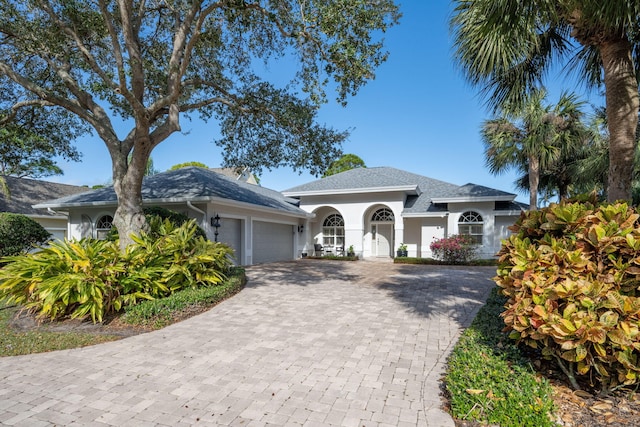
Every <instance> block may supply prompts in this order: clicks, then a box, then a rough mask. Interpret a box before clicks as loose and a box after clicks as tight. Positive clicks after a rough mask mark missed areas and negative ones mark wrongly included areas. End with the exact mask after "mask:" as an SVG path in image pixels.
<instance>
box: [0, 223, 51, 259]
mask: <svg viewBox="0 0 640 427" xmlns="http://www.w3.org/2000/svg"><path fill="white" fill-rule="evenodd" d="M50 238H51V233H49V232H48V231H47V230H45V229H44V228H43V227H42V226H41V225H40V224H38V223H37V222H36V221H34V220H33V219H31V218H29V217H27V216H25V215H20V214H14V213H8V212H1V213H0V256H11V255H18V254H20V253H22V252H27V251H28V250H30V249H33V247H34V246H35V245H42V244H44V243H45V242H47V241H48V240H49V239H50Z"/></svg>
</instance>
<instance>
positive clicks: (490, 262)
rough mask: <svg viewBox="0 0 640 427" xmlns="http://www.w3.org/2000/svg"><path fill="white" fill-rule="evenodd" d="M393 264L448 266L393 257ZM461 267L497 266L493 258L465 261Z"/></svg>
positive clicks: (426, 259) (430, 261)
mask: <svg viewBox="0 0 640 427" xmlns="http://www.w3.org/2000/svg"><path fill="white" fill-rule="evenodd" d="M393 262H394V264H422V265H450V263H448V262H445V261H441V260H439V259H433V258H414V257H395V258H394V259H393ZM463 265H472V266H492V265H498V261H497V259H494V258H489V259H471V260H468V261H466V262H465V263H464V264H463Z"/></svg>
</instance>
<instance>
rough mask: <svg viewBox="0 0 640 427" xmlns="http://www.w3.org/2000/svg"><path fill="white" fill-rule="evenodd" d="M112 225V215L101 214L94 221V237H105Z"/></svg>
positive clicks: (101, 238)
mask: <svg viewBox="0 0 640 427" xmlns="http://www.w3.org/2000/svg"><path fill="white" fill-rule="evenodd" d="M112 227H113V217H112V216H111V215H102V216H101V217H100V218H99V219H98V220H97V221H96V237H97V238H98V239H100V240H104V239H106V238H107V235H108V234H109V231H110V230H111V228H112Z"/></svg>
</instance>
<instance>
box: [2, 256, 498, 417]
mask: <svg viewBox="0 0 640 427" xmlns="http://www.w3.org/2000/svg"><path fill="white" fill-rule="evenodd" d="M494 271H495V269H494V268H490V267H482V268H454V267H435V266H413V265H404V266H403V265H394V264H390V263H378V262H370V261H360V262H356V263H345V262H323V261H314V260H302V261H296V262H289V263H276V264H268V265H262V266H255V267H251V268H249V269H248V274H249V280H250V282H249V285H248V286H247V288H246V289H244V290H243V291H242V292H241V293H240V294H238V295H236V296H235V297H233V298H231V299H230V300H227V301H225V302H223V303H222V304H220V305H218V306H217V307H215V308H213V309H212V310H210V311H208V312H207V313H204V314H202V315H199V316H196V317H193V318H191V319H188V320H186V321H184V322H181V323H178V324H175V325H173V326H171V327H168V328H165V329H163V330H161V331H156V332H153V333H148V334H143V335H138V336H135V337H130V338H126V339H123V340H120V341H116V342H111V343H107V344H101V345H97V346H94V347H88V348H83V349H74V350H66V351H57V352H52V353H46V354H35V355H30V356H18V357H5V358H0V424H6V425H24V426H39V425H43V426H45V425H61V426H62V425H65V426H71V425H83V426H87V425H92V426H104V425H114V426H125V425H130V426H145V425H149V426H157V425H166V426H181V425H198V426H200V425H202V426H214V425H215V426H218V425H234V426H235V425H238V426H239V425H242V426H269V425H273V426H289V425H291V426H300V425H303V426H354V427H355V426H360V427H361V426H366V427H374V426H453V421H452V420H451V418H450V417H449V416H448V415H447V414H445V413H444V412H443V411H442V410H441V405H442V400H441V396H440V388H439V387H440V384H439V379H440V377H441V375H442V373H443V371H444V362H445V359H446V356H447V355H448V353H449V351H450V350H451V347H452V345H453V343H454V342H455V340H456V339H457V337H458V335H459V333H460V331H461V329H462V328H463V327H464V326H466V325H468V323H469V322H470V321H471V320H472V318H473V316H474V315H475V313H476V311H477V309H478V308H479V307H480V306H481V305H482V302H484V301H485V300H486V297H487V296H488V292H489V290H490V288H491V287H492V286H493V285H492V282H491V281H490V280H489V278H490V277H491V276H492V275H493V274H494Z"/></svg>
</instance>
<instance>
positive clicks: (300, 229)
mask: <svg viewBox="0 0 640 427" xmlns="http://www.w3.org/2000/svg"><path fill="white" fill-rule="evenodd" d="M303 231H304V225H299V226H298V233H302V232H303Z"/></svg>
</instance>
